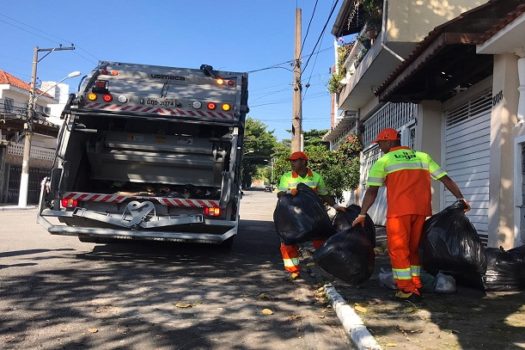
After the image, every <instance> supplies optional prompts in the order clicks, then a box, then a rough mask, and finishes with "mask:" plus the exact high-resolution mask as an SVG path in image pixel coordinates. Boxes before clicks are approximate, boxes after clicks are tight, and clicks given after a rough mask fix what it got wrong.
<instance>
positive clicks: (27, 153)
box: [18, 45, 75, 208]
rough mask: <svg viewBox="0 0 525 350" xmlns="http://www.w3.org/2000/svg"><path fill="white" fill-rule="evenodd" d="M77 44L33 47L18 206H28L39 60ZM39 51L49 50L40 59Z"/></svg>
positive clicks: (72, 47)
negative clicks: (43, 47)
mask: <svg viewBox="0 0 525 350" xmlns="http://www.w3.org/2000/svg"><path fill="white" fill-rule="evenodd" d="M74 49H75V46H74V45H71V46H69V47H62V45H60V47H53V48H48V49H40V48H39V47H38V46H37V47H35V48H34V49H33V65H32V69H31V88H30V90H29V101H28V103H27V120H26V122H25V123H24V134H25V137H24V154H23V159H22V172H21V175H20V190H19V192H18V206H19V207H21V208H25V207H26V206H27V193H28V190H29V159H30V157H31V139H32V138H33V119H34V117H35V102H36V97H37V96H36V94H35V91H36V73H37V65H38V62H40V61H41V60H43V59H44V58H46V57H47V55H49V54H50V53H51V52H53V51H63V50H74ZM39 52H47V54H45V55H44V57H42V58H41V59H40V60H39V59H38V53H39Z"/></svg>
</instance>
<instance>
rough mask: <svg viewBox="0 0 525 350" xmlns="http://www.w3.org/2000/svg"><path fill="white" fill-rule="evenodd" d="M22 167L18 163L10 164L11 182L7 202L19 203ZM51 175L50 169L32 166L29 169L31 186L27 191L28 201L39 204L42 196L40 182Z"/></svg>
mask: <svg viewBox="0 0 525 350" xmlns="http://www.w3.org/2000/svg"><path fill="white" fill-rule="evenodd" d="M21 171H22V167H21V166H18V165H10V166H9V182H8V186H7V198H6V203H18V193H19V192H20V173H21ZM48 175H49V170H47V169H39V168H31V169H30V170H29V188H28V191H27V203H28V204H37V203H38V199H39V198H38V197H39V196H40V183H41V182H42V179H43V178H44V177H46V176H48Z"/></svg>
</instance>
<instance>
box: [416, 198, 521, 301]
mask: <svg viewBox="0 0 525 350" xmlns="http://www.w3.org/2000/svg"><path fill="white" fill-rule="evenodd" d="M464 209H465V207H464V203H463V202H462V201H458V202H456V203H454V204H452V205H450V206H449V207H447V208H445V209H444V210H442V211H441V212H439V213H437V214H435V215H433V216H432V217H430V218H429V219H428V220H427V221H426V222H425V226H424V228H423V237H422V239H421V245H420V247H421V254H420V256H421V261H422V266H423V268H424V269H425V270H426V271H428V272H429V273H431V274H434V275H436V274H437V273H438V272H442V273H444V274H446V275H448V276H452V277H453V278H454V279H455V281H456V282H457V284H459V285H463V286H467V287H472V288H477V289H481V290H485V291H497V290H522V289H525V246H522V247H519V248H515V249H511V250H508V251H505V250H504V249H503V248H485V247H484V246H483V243H482V242H481V239H480V238H479V235H478V233H477V231H476V229H475V228H474V226H473V225H472V223H471V222H470V220H469V219H468V218H467V217H466V215H465V212H464Z"/></svg>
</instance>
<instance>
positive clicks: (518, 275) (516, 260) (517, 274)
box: [483, 246, 525, 291]
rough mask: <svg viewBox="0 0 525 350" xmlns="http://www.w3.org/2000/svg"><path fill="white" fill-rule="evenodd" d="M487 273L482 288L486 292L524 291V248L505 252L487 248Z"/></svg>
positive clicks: (501, 249) (500, 248) (499, 249)
mask: <svg viewBox="0 0 525 350" xmlns="http://www.w3.org/2000/svg"><path fill="white" fill-rule="evenodd" d="M485 254H486V257H487V271H486V272H485V275H484V276H483V286H484V288H485V290H487V291H505V290H523V289H525V246H521V247H518V248H514V249H510V250H507V251H505V249H503V248H502V247H499V248H487V249H486V250H485Z"/></svg>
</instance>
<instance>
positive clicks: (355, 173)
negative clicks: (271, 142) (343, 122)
mask: <svg viewBox="0 0 525 350" xmlns="http://www.w3.org/2000/svg"><path fill="white" fill-rule="evenodd" d="M324 133H326V130H324V131H321V130H319V131H318V130H312V132H311V134H310V135H308V133H305V144H307V146H306V147H305V152H306V153H307V154H308V157H309V158H310V160H309V161H308V166H309V167H310V168H311V169H312V170H314V171H317V172H318V173H320V174H321V176H323V178H324V180H325V183H326V187H327V188H328V191H329V193H330V194H332V195H334V196H335V197H336V198H337V199H338V200H341V199H342V197H343V191H348V190H351V189H354V188H357V186H358V185H359V153H360V151H361V149H362V146H361V143H360V142H359V139H358V138H357V137H356V136H355V135H351V136H349V137H348V139H347V140H346V141H345V142H344V143H343V144H341V146H340V147H339V149H338V150H336V151H330V150H329V149H328V148H327V147H326V145H325V144H324V143H323V142H322V141H321V139H320V138H319V137H318V136H319V135H320V134H323V135H324ZM289 155H290V149H289V148H287V147H285V146H283V145H282V144H277V147H276V153H275V155H274V166H273V168H274V179H275V183H278V181H279V178H280V177H281V176H282V175H283V174H284V173H285V172H287V171H290V169H291V168H290V162H289V161H288V157H289Z"/></svg>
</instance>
